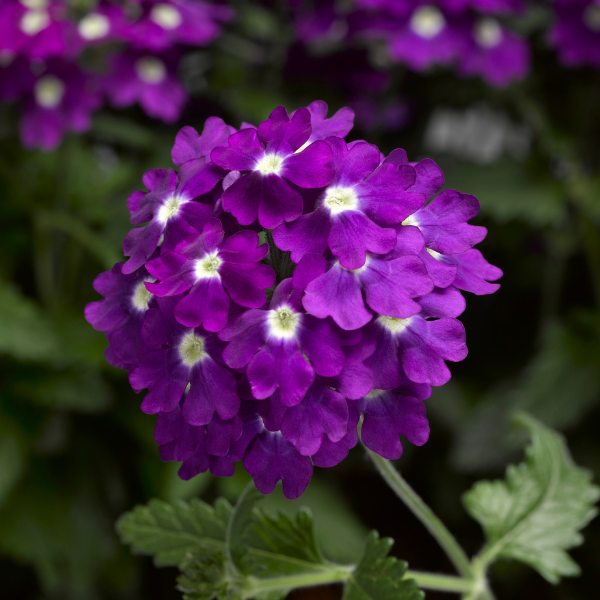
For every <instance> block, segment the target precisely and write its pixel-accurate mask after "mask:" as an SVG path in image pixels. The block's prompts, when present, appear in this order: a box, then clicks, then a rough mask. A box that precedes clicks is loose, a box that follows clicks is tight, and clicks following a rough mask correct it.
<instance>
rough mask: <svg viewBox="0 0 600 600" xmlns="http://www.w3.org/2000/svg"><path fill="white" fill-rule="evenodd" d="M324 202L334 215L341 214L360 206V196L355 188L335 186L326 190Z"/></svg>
mask: <svg viewBox="0 0 600 600" xmlns="http://www.w3.org/2000/svg"><path fill="white" fill-rule="evenodd" d="M323 204H324V205H325V206H326V207H327V208H328V209H329V211H330V212H331V214H332V215H339V214H340V213H341V212H344V211H345V210H356V209H357V208H358V197H357V196H356V193H355V192H354V189H353V188H350V187H343V186H334V187H329V188H327V189H326V190H325V200H323Z"/></svg>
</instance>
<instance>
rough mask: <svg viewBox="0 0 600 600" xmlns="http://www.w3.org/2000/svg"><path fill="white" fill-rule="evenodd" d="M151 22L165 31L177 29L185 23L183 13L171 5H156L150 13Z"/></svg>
mask: <svg viewBox="0 0 600 600" xmlns="http://www.w3.org/2000/svg"><path fill="white" fill-rule="evenodd" d="M150 20H151V21H154V22H155V23H156V24H157V25H160V26H161V27H162V28H163V29H177V27H179V26H180V25H181V22H182V21H183V19H182V18H181V13H180V12H179V11H178V10H177V9H176V8H175V7H174V6H171V5H170V4H155V5H154V6H153V7H152V10H151V11H150Z"/></svg>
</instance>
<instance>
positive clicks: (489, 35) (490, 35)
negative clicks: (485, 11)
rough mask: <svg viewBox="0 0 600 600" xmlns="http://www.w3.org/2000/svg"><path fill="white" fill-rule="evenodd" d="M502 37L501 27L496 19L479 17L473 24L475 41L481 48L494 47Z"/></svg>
mask: <svg viewBox="0 0 600 600" xmlns="http://www.w3.org/2000/svg"><path fill="white" fill-rule="evenodd" d="M503 37H504V34H503V33H502V27H501V26H500V23H498V21H496V19H490V18H487V19H480V20H479V21H478V22H477V24H476V25H475V41H476V42H477V44H478V45H479V46H481V47H482V48H495V47H496V46H498V45H500V43H501V42H502V38H503Z"/></svg>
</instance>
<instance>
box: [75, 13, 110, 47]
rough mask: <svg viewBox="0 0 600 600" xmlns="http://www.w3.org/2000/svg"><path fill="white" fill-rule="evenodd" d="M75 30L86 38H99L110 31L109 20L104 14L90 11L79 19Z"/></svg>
mask: <svg viewBox="0 0 600 600" xmlns="http://www.w3.org/2000/svg"><path fill="white" fill-rule="evenodd" d="M77 31H79V35H80V36H81V37H82V38H84V39H86V40H90V41H92V40H99V39H101V38H103V37H105V36H106V35H107V34H108V32H109V31H110V21H109V20H108V18H107V17H105V16H104V15H100V14H98V13H90V14H89V15H86V16H85V17H83V19H81V21H79V25H78V26H77Z"/></svg>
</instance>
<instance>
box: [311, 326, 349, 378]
mask: <svg viewBox="0 0 600 600" xmlns="http://www.w3.org/2000/svg"><path fill="white" fill-rule="evenodd" d="M334 328H336V326H335V325H334V324H333V323H332V322H331V321H330V320H329V319H327V320H324V319H317V318H316V317H313V316H312V315H306V316H305V317H304V319H303V320H302V325H301V327H300V334H299V339H300V347H301V348H302V353H303V354H305V355H306V356H307V357H308V359H309V360H310V364H311V365H312V366H313V368H314V370H315V372H316V373H318V374H319V375H322V376H324V377H334V376H336V375H339V374H340V372H341V370H342V367H343V366H344V362H345V360H346V358H345V355H344V353H343V352H342V349H341V348H340V342H339V339H338V337H337V335H336V332H335V329H334Z"/></svg>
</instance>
